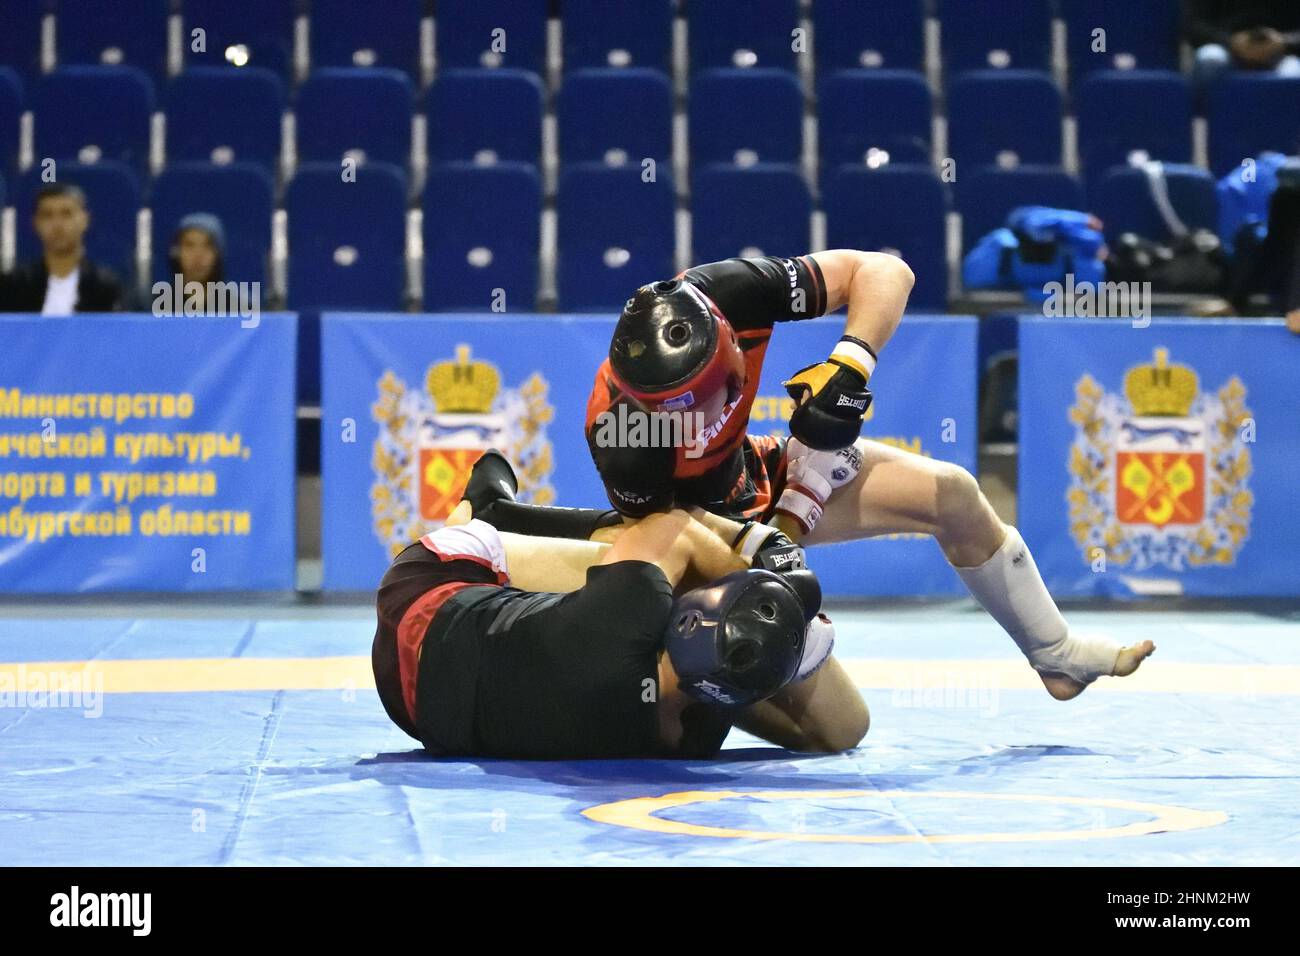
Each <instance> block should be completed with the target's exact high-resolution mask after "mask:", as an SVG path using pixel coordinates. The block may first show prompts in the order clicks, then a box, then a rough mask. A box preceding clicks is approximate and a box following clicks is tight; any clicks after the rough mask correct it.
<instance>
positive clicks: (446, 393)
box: [424, 345, 501, 414]
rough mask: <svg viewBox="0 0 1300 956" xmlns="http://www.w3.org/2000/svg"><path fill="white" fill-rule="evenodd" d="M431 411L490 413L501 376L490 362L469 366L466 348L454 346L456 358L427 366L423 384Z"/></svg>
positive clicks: (470, 363) (499, 385) (472, 363)
mask: <svg viewBox="0 0 1300 956" xmlns="http://www.w3.org/2000/svg"><path fill="white" fill-rule="evenodd" d="M424 384H425V387H426V388H427V389H428V390H429V396H430V397H431V398H432V399H433V407H434V411H438V412H473V413H477V414H484V413H486V412H489V411H491V410H492V402H493V400H494V399H495V398H496V397H497V392H498V391H499V390H500V388H501V375H500V373H498V372H497V370H496V367H495V366H493V365H492V364H491V363H490V362H471V361H470V360H469V346H468V345H458V346H456V358H455V359H454V360H453V361H449V362H435V363H434V364H433V365H430V366H429V373H428V375H427V376H426V377H425V380H424Z"/></svg>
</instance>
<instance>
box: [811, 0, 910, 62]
mask: <svg viewBox="0 0 1300 956" xmlns="http://www.w3.org/2000/svg"><path fill="white" fill-rule="evenodd" d="M813 40H814V41H815V44H816V48H815V49H814V50H813V52H814V54H815V55H816V57H817V72H818V73H819V74H825V73H831V72H833V71H835V70H846V69H856V68H859V67H869V68H879V67H884V68H885V69H890V70H920V69H921V68H922V66H923V60H924V59H925V8H924V4H923V3H922V0H869V2H866V3H864V2H863V0H817V2H816V3H814V4H813Z"/></svg>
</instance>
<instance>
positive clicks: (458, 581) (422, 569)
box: [370, 521, 509, 740]
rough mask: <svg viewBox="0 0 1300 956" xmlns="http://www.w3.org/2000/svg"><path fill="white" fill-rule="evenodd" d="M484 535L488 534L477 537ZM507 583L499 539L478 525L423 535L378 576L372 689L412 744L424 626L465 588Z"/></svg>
mask: <svg viewBox="0 0 1300 956" xmlns="http://www.w3.org/2000/svg"><path fill="white" fill-rule="evenodd" d="M475 525H481V526H482V528H476V527H475ZM484 530H486V531H490V532H491V533H490V534H483V533H478V532H479V531H484ZM508 580H509V578H508V576H507V574H506V564H505V552H504V551H503V550H502V549H501V547H500V538H499V537H498V536H497V535H496V531H495V530H494V529H491V528H490V526H488V525H484V524H483V522H481V521H479V522H473V521H471V522H470V523H469V524H467V525H462V526H459V527H455V528H440V529H439V530H437V531H435V532H433V533H432V534H427V535H425V536H424V537H423V538H421V539H420V540H419V541H417V542H415V544H412V545H411V546H410V547H408V548H406V549H405V550H404V551H402V552H401V553H400V554H399V555H398V556H397V557H396V558H395V559H394V560H393V563H392V564H391V565H390V566H389V568H388V571H387V572H386V573H385V574H384V577H383V580H382V581H381V582H380V585H379V593H378V596H377V597H376V602H375V603H376V611H377V612H378V616H379V624H378V626H377V628H376V629H375V640H374V643H373V645H371V650H370V662H371V666H372V668H373V669H374V674H375V688H376V690H378V692H379V699H380V701H382V702H383V705H384V710H385V711H387V712H388V716H389V717H390V718H391V719H392V721H393V723H395V724H397V726H398V727H400V728H402V730H404V731H406V733H408V734H410V735H411V736H412V737H414V738H415V739H416V740H419V739H420V735H419V733H418V732H417V731H416V722H415V711H416V707H415V699H416V698H415V688H416V677H417V675H418V672H419V661H420V650H421V648H422V645H423V643H424V638H425V634H426V633H427V632H428V630H429V625H430V624H431V623H432V622H433V619H434V617H435V615H437V613H438V611H439V610H440V609H441V608H442V606H443V605H444V604H445V603H446V602H447V601H448V600H449V599H450V598H451V597H452V596H453V595H455V594H457V593H459V592H460V591H462V590H464V589H465V588H468V587H475V586H484V585H487V586H494V587H495V586H501V585H504V584H506V583H507V582H508Z"/></svg>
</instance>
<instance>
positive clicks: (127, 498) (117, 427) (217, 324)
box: [0, 314, 296, 593]
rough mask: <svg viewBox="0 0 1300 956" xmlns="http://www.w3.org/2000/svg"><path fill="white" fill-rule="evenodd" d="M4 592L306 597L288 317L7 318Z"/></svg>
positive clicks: (0, 499) (0, 587)
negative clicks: (300, 563) (297, 562)
mask: <svg viewBox="0 0 1300 956" xmlns="http://www.w3.org/2000/svg"><path fill="white" fill-rule="evenodd" d="M0 340H3V342H4V349H3V350H0V591H5V592H64V593H66V592H88V591H141V590H146V591H212V590H252V589H291V588H293V586H294V500H295V499H294V374H295V371H294V370H295V356H296V327H295V320H294V317H293V316H292V315H274V314H271V315H262V316H261V317H260V320H259V321H258V322H257V324H256V325H253V324H252V323H249V325H248V327H245V326H244V324H243V323H241V320H239V319H234V318H231V319H224V318H221V319H218V318H202V319H179V318H174V319H158V318H154V317H153V316H134V315H128V316H76V317H75V318H69V319H42V318H40V317H39V316H3V317H0Z"/></svg>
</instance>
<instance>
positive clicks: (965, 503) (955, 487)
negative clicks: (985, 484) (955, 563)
mask: <svg viewBox="0 0 1300 956" xmlns="http://www.w3.org/2000/svg"><path fill="white" fill-rule="evenodd" d="M985 509H986V504H985V501H984V493H983V492H982V491H980V484H979V482H978V481H977V480H976V479H975V476H974V475H972V474H971V473H970V472H969V471H967V470H966V469H965V468H962V467H961V466H960V465H952V464H944V465H943V466H941V469H940V471H939V474H938V477H937V478H936V480H935V514H936V517H937V518H938V525H939V529H940V530H941V531H942V530H944V529H952V528H954V527H963V526H965V525H967V524H969V523H970V522H972V521H974V520H978V519H980V518H982V517H983V515H984V512H985Z"/></svg>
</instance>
